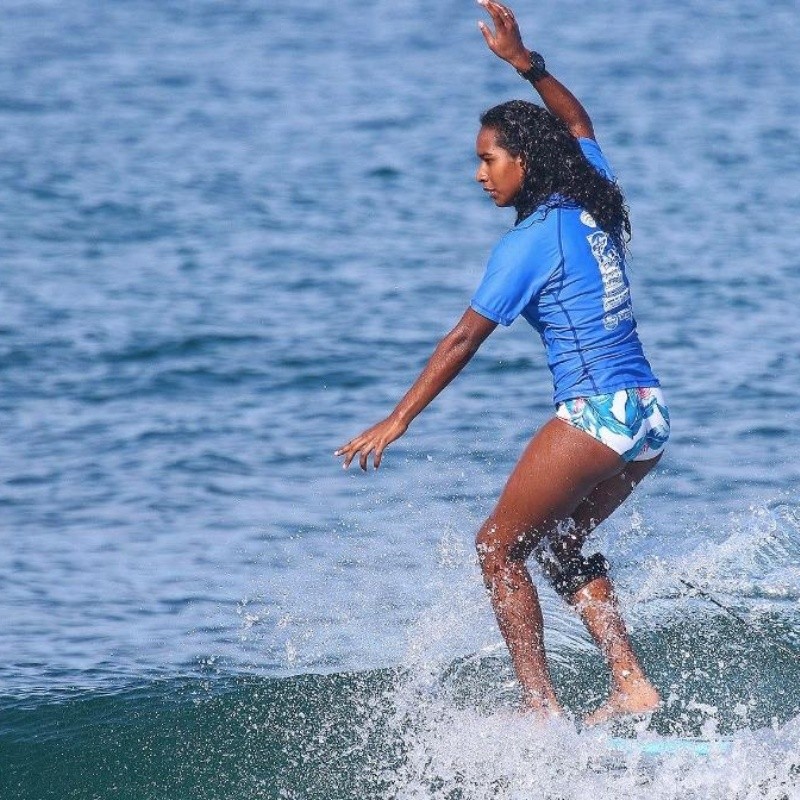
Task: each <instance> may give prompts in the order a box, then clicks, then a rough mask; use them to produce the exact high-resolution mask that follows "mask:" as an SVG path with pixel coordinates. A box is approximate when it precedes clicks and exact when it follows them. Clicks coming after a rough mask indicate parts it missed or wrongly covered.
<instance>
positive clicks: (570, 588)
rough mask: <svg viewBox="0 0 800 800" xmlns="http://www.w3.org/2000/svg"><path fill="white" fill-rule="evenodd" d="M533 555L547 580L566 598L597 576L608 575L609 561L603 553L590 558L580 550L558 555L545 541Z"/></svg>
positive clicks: (603, 576)
mask: <svg viewBox="0 0 800 800" xmlns="http://www.w3.org/2000/svg"><path fill="white" fill-rule="evenodd" d="M533 555H534V558H535V559H536V560H537V561H538V562H539V566H540V567H541V568H542V572H543V573H544V575H545V577H546V578H547V580H549V581H550V583H551V585H552V586H553V588H554V589H555V590H556V592H558V594H560V595H561V597H563V598H565V599H566V600H569V599H570V598H571V597H572V596H573V595H574V594H575V593H576V592H578V591H580V590H581V589H583V587H584V586H586V585H587V584H589V583H591V582H592V581H593V580H595V579H596V578H605V577H607V576H608V561H606V559H605V557H604V556H603V554H602V553H595V554H594V555H593V556H589V558H584V556H583V554H582V553H581V552H580V551H578V553H577V554H576V555H569V556H568V555H566V554H564V555H556V553H554V552H553V550H552V548H551V547H550V546H549V544H548V543H547V542H546V541H545V542H543V543H541V544H540V545H539V546H538V547H537V548H536V550H534V553H533Z"/></svg>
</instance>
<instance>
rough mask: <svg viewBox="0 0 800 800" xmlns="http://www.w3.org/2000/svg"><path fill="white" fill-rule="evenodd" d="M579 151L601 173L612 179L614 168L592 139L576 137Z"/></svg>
mask: <svg viewBox="0 0 800 800" xmlns="http://www.w3.org/2000/svg"><path fill="white" fill-rule="evenodd" d="M578 145H579V146H580V148H581V152H582V153H583V154H584V155H585V156H586V160H587V161H588V162H589V163H590V164H591V165H592V166H593V167H594V168H595V169H596V170H597V171H598V172H600V173H601V174H602V175H604V176H605V177H606V178H608V179H609V180H610V181H613V180H614V170H612V169H611V165H610V164H609V163H608V161H607V160H606V157H605V156H604V155H603V151H602V150H601V149H600V145H599V144H597V142H596V141H595V140H594V139H578Z"/></svg>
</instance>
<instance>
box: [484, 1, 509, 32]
mask: <svg viewBox="0 0 800 800" xmlns="http://www.w3.org/2000/svg"><path fill="white" fill-rule="evenodd" d="M478 3H479V4H480V5H482V6H483V7H484V8H485V9H486V10H487V11H488V12H489V15H490V16H491V18H492V20H493V21H494V24H495V25H496V26H497V28H498V30H501V29H503V28H507V27H510V26H513V25H516V20H515V19H514V12H513V11H512V10H511V9H510V8H506V6H504V5H503V4H502V3H496V2H494V0H478Z"/></svg>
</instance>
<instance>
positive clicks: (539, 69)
mask: <svg viewBox="0 0 800 800" xmlns="http://www.w3.org/2000/svg"><path fill="white" fill-rule="evenodd" d="M517 72H518V73H519V76H520V77H521V78H525V80H526V81H530V82H531V83H535V82H536V81H538V80H539V79H540V78H544V77H545V75H547V69H545V66H544V58H543V57H542V56H541V55H540V54H539V53H536V52H534V51H533V50H531V65H530V67H528V69H526V70H525V71H524V72H523V71H522V70H521V69H518V70H517Z"/></svg>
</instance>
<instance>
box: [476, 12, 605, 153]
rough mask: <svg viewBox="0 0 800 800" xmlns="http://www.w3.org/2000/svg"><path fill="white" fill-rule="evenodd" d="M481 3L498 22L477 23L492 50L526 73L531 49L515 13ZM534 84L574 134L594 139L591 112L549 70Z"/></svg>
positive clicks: (556, 114)
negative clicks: (520, 29) (491, 23)
mask: <svg viewBox="0 0 800 800" xmlns="http://www.w3.org/2000/svg"><path fill="white" fill-rule="evenodd" d="M478 2H479V3H480V5H482V6H483V7H484V8H485V9H486V10H487V11H488V12H489V15H490V16H491V18H492V20H493V21H494V25H495V30H494V32H492V30H491V29H490V28H489V26H488V25H486V24H485V23H484V22H479V23H478V26H479V27H480V29H481V33H482V34H483V38H484V39H486V44H487V45H488V46H489V49H490V50H491V51H492V52H493V53H494V54H495V55H496V56H497V57H498V58H502V59H503V61H507V62H508V63H509V64H511V66H512V67H514V69H516V70H517V71H519V72H527V71H528V69H529V68H530V66H531V51H530V50H528V49H527V48H526V47H525V45H523V44H522V36H521V34H520V32H519V26H518V25H517V21H516V20H515V19H514V12H513V11H512V10H511V9H510V8H507V7H506V6H504V5H502V4H501V3H496V2H494V0H478ZM532 83H533V88H534V89H536V91H537V92H538V93H539V96H540V97H541V98H542V102H543V103H544V104H545V106H546V107H547V110H548V111H549V112H550V113H551V114H552V115H553V116H555V117H558V118H559V119H560V120H561V121H562V122H564V123H565V124H566V126H567V127H568V128H569V131H570V133H571V134H572V135H573V136H574V137H576V138H585V139H594V128H593V127H592V121H591V119H590V118H589V114H588V113H587V112H586V109H585V108H584V107H583V106H582V105H581V103H580V101H579V100H578V98H577V97H575V95H574V94H572V92H570V90H569V89H567V87H566V86H564V85H563V84H562V83H560V82H559V81H558V80H556V79H555V78H554V77H553V76H552V75H550V74H548V73H545V74H544V75H542V77H540V78H537V79H535V80H534V81H533V82H532Z"/></svg>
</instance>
